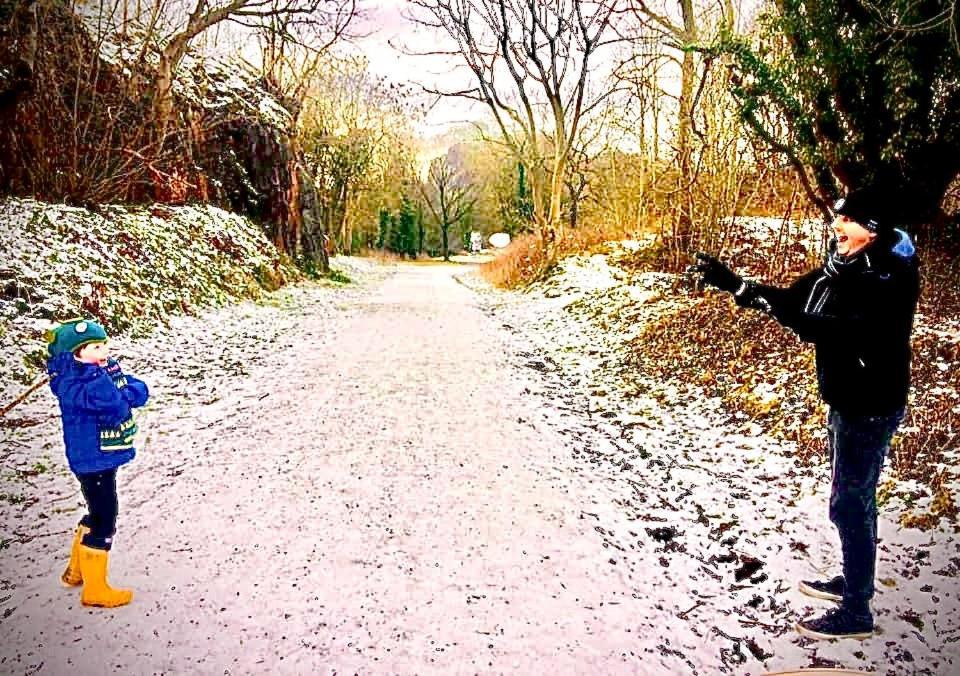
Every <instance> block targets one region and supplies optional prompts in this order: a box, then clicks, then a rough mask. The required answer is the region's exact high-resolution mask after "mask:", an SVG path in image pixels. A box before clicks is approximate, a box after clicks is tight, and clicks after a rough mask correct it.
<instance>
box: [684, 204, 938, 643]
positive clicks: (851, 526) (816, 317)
mask: <svg viewBox="0 0 960 676" xmlns="http://www.w3.org/2000/svg"><path fill="white" fill-rule="evenodd" d="M883 199H884V196H883V194H882V193H881V192H880V191H878V190H877V189H875V188H865V189H858V190H854V191H851V192H850V193H849V194H848V195H847V196H846V197H845V198H843V199H840V200H839V201H838V202H837V203H836V204H835V205H834V213H835V218H834V220H833V223H832V226H831V227H832V229H833V232H834V238H833V239H832V240H831V243H830V248H829V253H828V255H827V258H826V260H825V262H824V264H823V265H822V266H821V267H818V268H816V269H815V270H812V271H811V272H809V273H807V274H805V275H803V276H802V277H800V278H799V279H797V280H796V281H795V282H794V283H792V284H791V285H790V286H788V287H785V288H778V287H774V286H767V285H764V284H759V283H756V282H752V281H745V280H743V279H742V278H741V277H740V276H739V275H737V274H736V273H734V272H733V271H732V270H731V269H730V268H728V267H727V266H726V265H724V264H723V263H721V262H720V261H719V260H717V259H716V258H713V257H712V256H708V255H706V254H702V253H698V254H697V259H698V263H697V265H695V266H694V267H693V268H692V270H693V271H694V272H698V273H700V274H701V275H702V281H703V283H704V284H707V285H710V286H714V287H716V288H718V289H720V290H722V291H727V292H729V293H732V294H733V296H734V299H735V300H736V303H737V305H739V306H741V307H746V308H754V309H757V310H761V311H763V312H766V313H767V314H769V315H770V316H772V317H773V318H774V319H776V320H777V321H778V322H780V323H781V324H782V325H784V326H786V327H788V328H790V329H792V330H793V331H794V332H795V333H796V334H797V336H799V338H800V339H801V340H802V341H805V342H810V343H813V344H814V346H815V349H816V364H817V381H818V384H819V389H820V396H821V397H822V399H823V400H824V402H825V403H826V404H827V406H828V408H829V414H828V419H827V434H828V444H829V451H830V458H831V471H832V486H831V491H830V520H831V521H832V522H833V524H834V525H835V526H836V528H837V531H838V532H839V534H840V545H841V549H842V552H843V575H840V576H837V577H834V578H833V579H831V580H826V581H803V582H801V583H800V585H799V588H800V591H802V592H803V593H805V594H807V595H810V596H814V597H817V598H821V599H829V600H833V601H838V602H839V607H837V608H835V609H833V610H831V611H829V612H827V613H826V614H825V615H823V616H822V617H819V618H816V619H807V620H803V621H801V622H798V623H797V630H798V631H799V632H800V633H801V634H804V635H806V636H809V637H811V638H817V639H833V638H858V639H863V638H867V637H869V636H871V635H872V634H873V631H874V623H873V615H872V613H871V610H870V599H871V598H872V596H873V591H874V576H875V568H876V550H877V504H876V490H877V481H878V479H879V475H880V469H881V467H882V466H883V461H884V457H885V456H886V454H887V452H888V450H889V448H890V441H891V439H892V437H893V434H894V432H895V431H896V429H897V427H898V426H899V424H900V422H901V420H902V419H903V416H904V413H905V410H906V404H907V393H908V390H909V387H910V354H911V353H910V332H911V329H912V327H913V317H914V313H915V311H916V306H917V297H918V295H919V261H918V258H917V255H916V250H915V248H914V246H913V243H912V242H911V240H910V237H909V236H908V235H907V234H906V233H905V232H903V231H902V230H898V229H895V228H894V227H892V224H891V223H889V222H888V221H887V220H886V218H885V216H886V213H885V212H884V210H883V208H882V207H881V206H880V205H881V204H882V203H883Z"/></svg>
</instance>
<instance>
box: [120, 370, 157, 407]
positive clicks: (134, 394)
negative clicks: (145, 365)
mask: <svg viewBox="0 0 960 676" xmlns="http://www.w3.org/2000/svg"><path fill="white" fill-rule="evenodd" d="M125 378H126V379H127V385H126V387H124V388H122V389H121V390H120V394H122V395H123V398H124V399H125V400H126V402H127V404H128V405H129V406H130V408H137V407H138V406H143V405H144V404H146V403H147V399H149V398H150V390H149V388H148V387H147V384H146V383H145V382H143V381H142V380H140V379H139V378H134V377H133V376H131V375H126V376H125Z"/></svg>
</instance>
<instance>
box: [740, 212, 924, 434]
mask: <svg viewBox="0 0 960 676" xmlns="http://www.w3.org/2000/svg"><path fill="white" fill-rule="evenodd" d="M919 289H920V275H919V261H918V259H917V255H916V251H915V249H914V247H913V243H912V242H911V241H910V238H909V237H908V236H907V234H906V233H905V232H902V231H900V230H895V231H893V232H892V233H890V234H889V235H888V236H886V237H881V238H878V239H877V240H875V241H874V242H873V243H871V244H870V245H869V246H868V247H867V248H865V249H864V250H862V251H861V252H860V253H859V254H858V255H857V256H856V257H855V259H854V260H853V261H851V262H850V263H849V264H848V265H845V266H842V267H838V266H835V265H832V264H830V262H829V259H828V262H827V264H825V265H824V266H822V267H820V268H817V269H816V270H813V271H812V272H809V273H807V274H806V275H804V276H803V277H801V278H800V279H798V280H797V281H795V282H794V283H793V284H791V285H790V286H789V287H786V288H778V287H774V286H766V285H763V284H754V283H748V284H747V285H746V287H745V288H744V289H743V290H741V292H740V293H738V294H737V295H736V300H737V304H739V305H741V306H743V307H753V308H755V309H759V310H763V311H765V312H767V313H769V314H770V315H771V316H773V318H774V319H776V320H777V321H778V322H780V323H781V324H783V325H784V326H786V327H788V328H790V329H792V330H793V331H794V332H795V333H796V334H797V335H798V336H799V337H800V339H801V340H803V341H805V342H810V343H813V344H814V345H815V346H816V354H817V381H818V384H819V386H820V396H821V397H822V398H823V400H824V402H826V404H827V405H828V406H830V407H831V408H833V409H835V410H836V411H838V412H839V413H841V414H844V415H850V416H878V415H889V414H892V413H895V412H896V411H898V410H900V409H902V408H903V407H904V406H906V403H907V393H908V391H909V389H910V332H911V330H912V328H913V316H914V313H915V311H916V307H917V298H918V296H919Z"/></svg>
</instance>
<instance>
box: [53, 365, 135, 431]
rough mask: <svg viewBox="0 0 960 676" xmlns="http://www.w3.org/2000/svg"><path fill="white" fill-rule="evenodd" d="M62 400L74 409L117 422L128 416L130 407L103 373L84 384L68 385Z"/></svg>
mask: <svg viewBox="0 0 960 676" xmlns="http://www.w3.org/2000/svg"><path fill="white" fill-rule="evenodd" d="M63 398H64V399H65V400H67V401H69V402H70V403H71V405H72V406H73V407H75V408H76V409H78V410H80V411H83V412H85V413H95V414H99V415H103V416H107V417H110V418H116V419H117V420H125V419H126V418H128V417H129V416H130V405H129V404H128V403H127V401H126V399H125V398H124V397H123V395H121V394H120V390H118V389H117V386H116V385H114V384H113V381H112V380H111V379H110V377H109V376H108V375H106V374H105V373H104V374H102V375H100V376H99V377H97V378H94V379H93V380H91V381H89V382H85V383H76V384H71V385H68V386H67V388H66V391H65V392H64V393H63Z"/></svg>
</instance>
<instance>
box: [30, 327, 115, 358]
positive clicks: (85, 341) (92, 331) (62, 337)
mask: <svg viewBox="0 0 960 676" xmlns="http://www.w3.org/2000/svg"><path fill="white" fill-rule="evenodd" d="M44 338H46V340H47V352H48V353H49V354H50V356H51V357H56V356H57V355H58V354H63V353H64V352H75V351H76V350H77V348H80V347H83V346H84V345H89V344H90V343H103V342H105V341H106V340H107V332H106V330H105V329H104V328H103V327H102V326H100V324H98V323H97V322H95V321H93V320H92V319H70V320H68V321H65V322H64V323H62V324H60V326H57V327H55V328H53V329H51V330H49V331H47V332H46V334H44Z"/></svg>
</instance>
